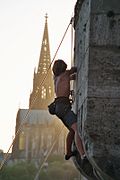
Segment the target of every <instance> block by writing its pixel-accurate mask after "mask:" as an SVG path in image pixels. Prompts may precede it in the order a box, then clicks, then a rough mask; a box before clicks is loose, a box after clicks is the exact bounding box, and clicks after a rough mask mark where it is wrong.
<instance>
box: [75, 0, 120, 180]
mask: <svg viewBox="0 0 120 180" xmlns="http://www.w3.org/2000/svg"><path fill="white" fill-rule="evenodd" d="M80 2H82V3H81V4H80ZM75 64H76V65H77V67H78V77H77V82H76V104H77V107H76V109H77V114H78V126H79V132H80V134H81V135H82V137H83V140H84V145H85V149H86V153H87V155H88V158H89V159H90V161H91V163H92V164H93V165H94V167H96V169H97V170H98V172H99V176H101V178H104V179H106V180H108V178H109V179H110V178H111V179H115V180H118V179H119V178H120V1H119V0H84V1H80V0H79V1H78V2H77V4H76V11H75Z"/></svg>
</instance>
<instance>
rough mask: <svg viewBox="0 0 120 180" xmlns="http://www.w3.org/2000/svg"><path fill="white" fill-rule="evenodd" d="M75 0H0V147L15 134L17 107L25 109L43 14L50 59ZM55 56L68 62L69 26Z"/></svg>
mask: <svg viewBox="0 0 120 180" xmlns="http://www.w3.org/2000/svg"><path fill="white" fill-rule="evenodd" d="M76 1H77V0H60V1H56V0H44V1H42V0H17V1H16V0H10V1H9V0H0V149H3V150H4V152H6V151H7V150H8V148H9V146H10V144H11V142H12V138H13V136H14V133H15V122H16V115H17V111H18V109H19V108H21V109H28V104H29V96H30V91H32V87H33V84H32V83H33V72H34V68H35V67H37V66H38V61H39V54H40V49H41V42H42V37H43V31H44V25H45V14H46V13H47V14H48V31H49V41H50V51H51V60H52V58H53V56H54V54H55V52H56V50H57V48H58V46H59V43H60V41H61V39H62V37H63V34H64V32H65V30H66V28H67V26H68V24H69V22H70V19H71V17H72V16H73V14H74V6H75V3H76ZM56 58H60V59H64V60H65V61H66V63H67V64H69V66H70V62H71V28H70V29H69V31H68V33H67V35H66V37H65V40H64V42H63V43H62V45H61V47H60V51H59V52H58V54H57V57H56Z"/></svg>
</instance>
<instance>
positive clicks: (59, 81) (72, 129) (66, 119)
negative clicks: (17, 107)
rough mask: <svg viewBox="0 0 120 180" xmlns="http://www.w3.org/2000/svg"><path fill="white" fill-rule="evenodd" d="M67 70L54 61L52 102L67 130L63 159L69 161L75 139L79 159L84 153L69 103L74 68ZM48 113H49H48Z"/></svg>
mask: <svg viewBox="0 0 120 180" xmlns="http://www.w3.org/2000/svg"><path fill="white" fill-rule="evenodd" d="M66 69H67V64H66V63H65V62H64V61H63V60H60V59H58V60H56V61H55V62H54V65H53V68H52V71H53V74H54V88H55V94H56V98H55V101H54V104H55V106H54V108H55V109H54V111H55V112H54V113H53V114H56V116H57V117H58V118H59V119H61V120H62V122H63V124H64V125H65V126H66V127H67V128H68V129H69V132H68V135H67V139H66V144H67V148H66V149H67V153H66V155H65V159H66V160H68V159H70V157H71V156H75V155H76V152H72V151H71V146H72V142H73V140H74V138H75V144H76V147H77V150H78V152H79V154H80V156H81V159H82V160H84V158H86V156H85V151H84V148H83V144H82V140H81V138H80V136H79V134H78V131H77V116H76V114H75V113H74V112H73V111H72V110H71V103H70V99H69V96H70V80H74V79H75V73H76V72H77V68H76V67H72V68H71V69H70V70H66ZM49 112H50V111H49Z"/></svg>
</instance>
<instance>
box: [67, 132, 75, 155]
mask: <svg viewBox="0 0 120 180" xmlns="http://www.w3.org/2000/svg"><path fill="white" fill-rule="evenodd" d="M74 135H75V132H74V131H73V130H70V131H69V132H68V134H67V138H66V151H67V155H71V146H72V142H73V140H74Z"/></svg>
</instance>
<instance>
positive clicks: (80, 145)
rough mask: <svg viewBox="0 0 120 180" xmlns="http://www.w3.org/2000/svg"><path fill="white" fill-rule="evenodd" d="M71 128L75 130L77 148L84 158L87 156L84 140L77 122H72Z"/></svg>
mask: <svg viewBox="0 0 120 180" xmlns="http://www.w3.org/2000/svg"><path fill="white" fill-rule="evenodd" d="M71 128H72V129H73V130H74V132H75V144H76V147H77V150H78V151H79V154H80V156H81V158H83V157H84V156H85V151H84V148H83V144H82V140H81V138H80V136H79V134H78V131H77V123H74V124H72V126H71Z"/></svg>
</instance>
